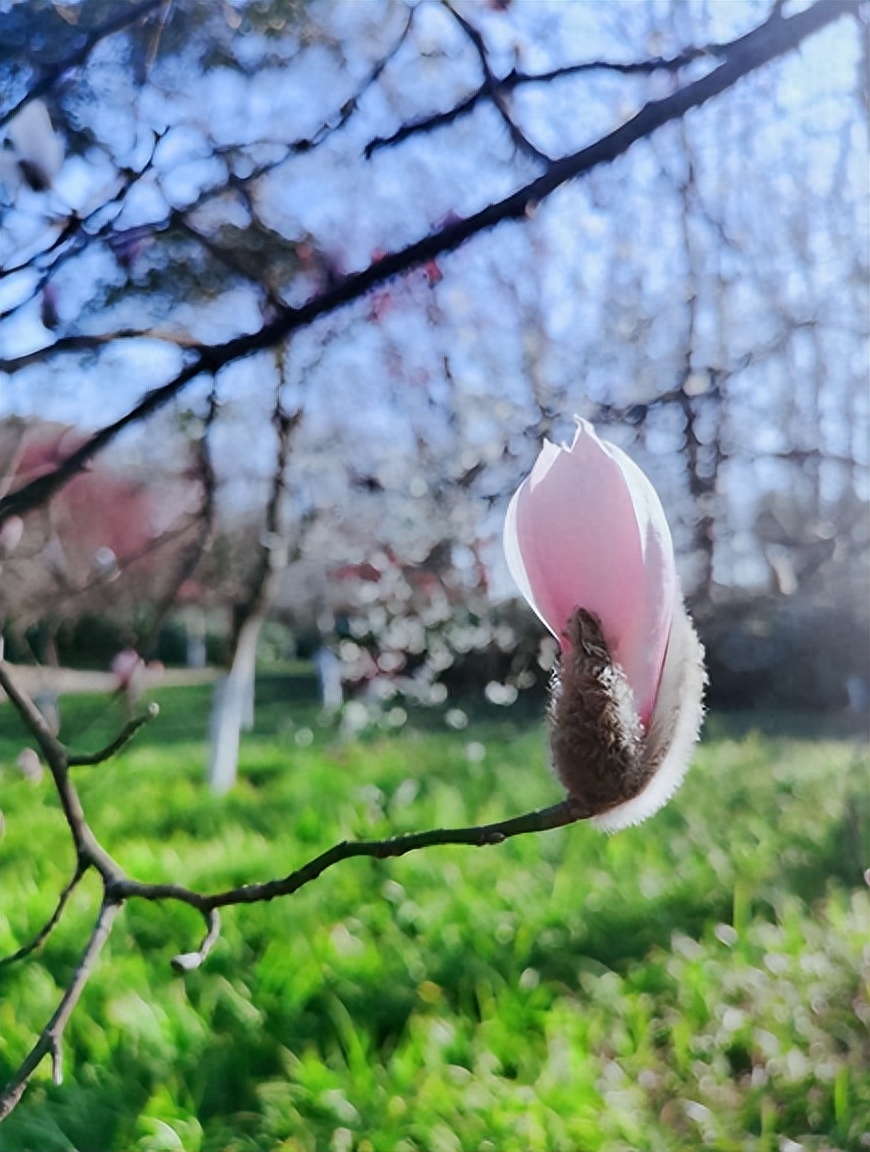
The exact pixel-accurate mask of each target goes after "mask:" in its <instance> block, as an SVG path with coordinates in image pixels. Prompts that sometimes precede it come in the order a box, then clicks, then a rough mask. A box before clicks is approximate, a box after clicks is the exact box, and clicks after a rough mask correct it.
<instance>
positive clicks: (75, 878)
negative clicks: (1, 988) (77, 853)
mask: <svg viewBox="0 0 870 1152" xmlns="http://www.w3.org/2000/svg"><path fill="white" fill-rule="evenodd" d="M88 867H89V865H88V864H87V862H83V861H82V860H81V859H79V861H78V863H77V864H76V870H75V872H74V873H73V874H72V878H71V879H70V880H69V882H68V883H67V884H65V885H64V888H63V891H62V892H61V894H60V896H59V898H58V901H57V906H56V907H55V910H54V911H53V912H52V914H51V916H50V917H49V919H48V920H47V921H46V923H45V924H44V925H43V926H42V928H40V930H39V931H38V932H37V934H36V935H35V936H34V937H33V939H32V940H30V941H29V942H28V943H27V944H25V945H23V946H22V947H21V948H19V949H18V951H17V952H13V953H12V954H11V955H9V956H4V957H3V958H2V960H0V968H5V967H7V966H8V965H9V964H15V963H16V962H17V961H18V960H23V959H24V957H25V956H29V955H30V953H31V952H35V951H36V949H37V948H41V947H42V945H43V944H44V943H45V941H46V940H47V939H48V937H49V935H50V934H51V931H52V929H53V928H54V927H55V925H56V924H57V923H58V921H59V920H60V918H61V915H62V914H63V910H64V908H65V907H66V904H67V901H68V900H69V898H70V896H71V895H72V894H73V891H74V890H75V888H76V886H77V885H78V883H79V881H80V880H81V878H82V877H83V876H84V874H85V872H87V870H88Z"/></svg>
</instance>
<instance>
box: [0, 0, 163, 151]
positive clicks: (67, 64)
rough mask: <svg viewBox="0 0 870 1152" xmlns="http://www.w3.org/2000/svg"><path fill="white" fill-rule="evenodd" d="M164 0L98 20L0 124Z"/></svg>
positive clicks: (143, 2) (148, 0)
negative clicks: (98, 47) (107, 39)
mask: <svg viewBox="0 0 870 1152" xmlns="http://www.w3.org/2000/svg"><path fill="white" fill-rule="evenodd" d="M162 3H163V0H140V3H138V4H134V5H133V6H132V7H131V8H129V9H127V10H125V11H122V12H121V13H120V14H119V15H117V16H114V17H112V19H111V20H106V22H105V23H104V24H98V25H97V27H96V28H92V29H91V30H90V32H89V33H88V34H87V36H85V38H84V40H83V41H82V43H81V46H80V47H78V48H76V50H75V51H74V52H70V54H69V55H68V56H64V58H63V59H62V60H58V61H57V62H56V63H54V64H52V65H51V67H48V68H44V69H43V70H42V76H41V77H40V79H39V80H38V81H37V82H36V83H35V84H33V85H31V87H30V88H28V90H27V91H26V92H25V93H24V95H23V96H22V97H21V99H20V100H19V101H18V102H17V103H16V104H13V105H12V107H11V108H7V110H6V111H5V112H4V113H2V115H0V128H2V127H3V125H4V124H8V123H9V121H10V120H12V119H13V117H15V116H16V115H17V114H18V113H19V112H20V111H21V109H22V108H23V107H24V106H25V104H29V103H30V101H31V100H38V99H39V98H40V97H42V96H45V95H47V93H49V92H50V91H51V89H52V88H53V87H54V86H55V84H56V83H57V82H58V80H59V79H60V78H61V76H63V75H64V74H65V73H67V72H69V71H70V70H71V69H73V68H79V67H80V66H81V65H82V64H84V63H85V62H86V61H87V59H88V57H89V56H90V54H91V52H92V51H93V50H94V48H96V46H97V45H98V44H99V43H100V41H101V40H105V39H106V37H107V36H113V35H114V34H115V33H116V32H121V31H123V30H124V29H125V28H129V27H130V26H131V25H133V24H136V23H137V22H138V21H139V20H141V19H142V18H143V17H145V16H147V15H148V14H149V13H151V12H153V11H154V9H155V8H159V7H160V5H161V4H162Z"/></svg>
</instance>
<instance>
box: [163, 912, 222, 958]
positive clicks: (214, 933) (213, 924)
mask: <svg viewBox="0 0 870 1152" xmlns="http://www.w3.org/2000/svg"><path fill="white" fill-rule="evenodd" d="M203 915H204V916H205V923H206V933H205V936H204V938H203V941H202V944H200V946H199V948H198V949H197V950H196V952H182V953H180V954H179V955H178V956H173V958H172V967H173V968H174V969H175V970H176V972H193V971H194V969H196V968H199V966H200V965H201V964H202V963H204V961H205V959H206V957H207V956H208V954H209V952H211V950H212V948H213V947H214V946H215V944H217V941H218V937H219V936H220V933H221V918H220V913H219V912H218V910H217V909H216V908H213V909H211V911H209V912H204V913H203Z"/></svg>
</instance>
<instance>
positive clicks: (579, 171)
mask: <svg viewBox="0 0 870 1152" xmlns="http://www.w3.org/2000/svg"><path fill="white" fill-rule="evenodd" d="M861 3H862V0H816V3H815V4H813V5H811V6H810V7H809V8H806V9H804V10H803V11H800V12H798V13H796V14H795V15H794V16H791V17H788V18H784V17H783V16H782V15H781V10H780V9H779V8H775V9H774V10H773V12H772V14H771V15H770V17H769V18H768V19H767V20H766V21H765V22H764V23H763V24H761V25H759V26H758V27H757V28H755V29H753V30H752V31H751V32H748V33H746V34H745V35H744V36H741V37H739V38H737V39H736V40H734V41H732V42H731V43H730V44H727V45H720V46H718V47H719V51H718V58H719V59H721V60H722V63H720V64H719V66H718V67H716V68H714V69H713V70H712V71H710V72H708V73H706V74H705V75H704V76H702V77H700V78H699V79H697V80H694V81H692V82H690V83H688V84H685V85H684V86H683V87H682V88H679V89H678V90H677V91H675V92H673V93H671V94H670V95H668V96H666V97H663V98H662V99H660V100H652V101H650V102H649V103H647V104H645V105H644V106H643V108H641V109H640V111H639V112H638V113H637V114H636V115H635V116H633V117H631V119H629V120H627V121H626V122H625V123H624V124H621V125H620V126H619V127H618V128H616V129H614V131H612V132H609V133H608V134H607V135H605V136H602V137H601V138H600V139H599V140H597V141H596V142H595V143H593V144H590V145H588V146H587V147H585V148H582V149H580V150H579V151H577V152H573V153H571V154H570V155H567V156H564V157H562V158H560V159H558V160H555V161H553V162H552V163H550V164H548V166H547V168H546V170H545V171H544V172H543V174H542V175H540V176H538V177H537V178H536V179H534V180H532V181H530V182H529V183H527V184H525V185H523V186H522V187H521V188H519V189H517V190H516V191H515V192H513V193H511V194H510V195H509V196H506V197H505V198H504V199H502V200H498V201H496V202H494V203H492V204H488V205H487V206H486V207H484V208H481V209H480V210H479V211H478V212H475V213H472V214H471V215H470V216H466V217H464V218H461V219H457V218H453V219H451V220H450V221H449V222H447V223H445V224H444V225H442V226H441V227H440V228H438V229H437V230H435V231H434V232H431V233H429V234H428V235H427V236H424V237H422V238H421V239H420V240H417V241H414V242H413V243H412V244H409V245H407V246H406V247H404V248H401V249H399V250H397V251H395V252H391V253H388V254H387V255H385V256H383V257H382V258H380V259H378V260H375V261H373V262H372V263H371V264H369V265H368V266H367V267H366V268H364V269H362V270H361V271H359V272H354V273H351V274H350V275H347V276H344V277H342V278H341V279H339V280H338V281H336V282H335V283H334V284H333V285H332V286H331V287H330V288H328V289H327V290H326V291H324V292H322V293H320V294H318V295H316V296H314V297H312V298H311V299H310V300H308V301H306V303H305V304H302V305H300V306H299V307H286V306H285V307H282V308H280V310H279V311H278V314H277V315H276V316H275V317H274V319H272V320H271V321H269V322H268V323H266V324H264V325H263V326H262V327H261V328H259V329H258V330H257V331H256V332H253V333H249V334H246V335H243V336H237V337H234V338H233V339H231V340H228V341H225V342H224V343H220V344H213V345H208V346H199V347H197V348H196V349H195V350H194V352H193V355H192V358H191V359H190V360H189V362H188V363H187V364H186V365H185V367H184V368H183V369H182V370H181V371H180V372H179V373H178V374H177V375H176V376H174V377H173V378H172V379H171V380H169V381H167V382H166V383H165V384H162V385H160V386H159V387H157V388H154V389H152V390H150V391H149V392H147V393H145V395H144V396H142V397H141V399H140V400H139V401H138V402H137V403H136V404H135V405H134V406H133V407H132V408H130V409H129V411H127V412H126V413H125V414H124V415H123V416H121V417H120V418H119V419H117V420H115V421H114V422H112V423H111V424H107V425H105V426H104V427H103V428H100V429H99V430H98V431H96V432H94V433H93V435H92V436H90V437H89V438H88V439H87V440H86V441H85V442H84V443H83V444H82V445H81V446H80V447H79V448H77V449H76V451H74V452H72V453H71V454H70V455H69V456H68V457H67V458H66V459H65V460H64V461H62V462H61V463H60V464H59V465H58V466H57V468H56V469H55V470H54V471H53V472H50V473H48V474H46V475H44V476H40V477H38V478H37V479H35V480H32V481H31V482H30V483H28V484H25V485H23V486H22V487H21V488H20V489H18V490H17V491H16V492H13V493H9V494H8V495H6V496H4V497H3V498H2V499H0V524H2V523H3V522H4V521H5V520H7V519H8V518H9V517H11V516H20V515H24V514H25V513H27V512H28V511H30V510H31V509H33V508H37V507H40V506H41V505H43V504H45V503H46V502H47V501H48V500H50V499H51V498H52V497H53V496H54V495H55V493H57V492H58V491H59V490H60V489H61V488H62V487H63V486H64V485H65V484H67V483H68V482H69V481H70V480H71V479H72V478H73V477H74V476H75V475H77V474H78V473H79V472H81V471H82V470H83V469H84V468H85V467H87V465H88V463H89V461H90V460H92V459H93V458H94V456H96V455H97V454H98V453H99V452H100V451H102V450H103V449H104V448H105V447H106V446H107V445H108V444H110V443H111V442H112V441H113V440H114V439H115V438H116V437H117V436H118V435H119V434H120V433H121V432H122V431H123V430H124V429H125V428H128V427H130V426H131V425H133V424H136V423H138V422H140V421H142V420H145V419H147V418H148V417H149V416H151V415H152V414H153V413H154V412H156V411H158V410H159V409H160V408H162V407H163V406H164V405H166V404H167V403H169V402H170V401H171V400H173V399H174V398H175V397H176V396H178V395H179V394H180V393H181V392H182V391H183V390H184V389H185V388H186V387H187V386H188V385H189V384H190V383H191V382H192V381H194V380H196V379H197V378H198V377H200V376H203V375H214V374H215V373H216V372H218V371H219V370H220V369H221V368H223V367H225V366H226V365H228V364H232V363H234V362H236V361H238V360H241V359H243V358H245V357H247V356H250V355H252V354H254V353H256V352H260V351H263V350H264V349H267V348H272V347H274V346H275V345H277V344H279V343H280V342H281V341H283V340H284V339H286V338H287V337H288V336H290V335H291V334H292V333H294V332H296V331H299V330H300V329H302V328H305V327H307V326H309V325H310V324H312V323H313V322H314V321H315V320H317V319H319V318H320V317H323V316H327V315H330V314H331V313H334V312H336V311H338V310H339V309H341V308H343V307H344V306H345V305H348V304H351V303H353V302H354V301H356V300H359V299H361V298H362V297H363V296H365V295H366V293H368V292H369V291H370V290H371V289H372V288H375V287H377V286H378V285H380V284H383V283H385V282H386V281H388V280H391V279H392V278H394V277H396V276H400V275H403V274H404V273H406V272H408V271H409V270H411V269H413V268H416V267H419V266H421V265H424V264H426V263H428V262H429V261H432V260H435V259H437V258H438V257H440V256H443V255H445V254H446V253H449V252H452V251H454V250H455V249H457V248H459V247H460V246H461V245H462V244H464V243H465V242H466V241H467V240H469V239H471V238H472V237H473V236H476V235H479V234H480V233H482V232H486V231H488V230H489V229H491V228H494V227H496V226H497V225H499V224H502V223H503V222H505V221H507V220H518V219H522V218H523V217H525V216H526V215H527V214H528V213H530V212H531V211H533V210H534V209H535V208H536V207H537V205H538V204H539V203H540V202H541V201H542V200H544V199H546V198H547V197H548V196H549V195H550V194H551V193H553V192H554V191H555V190H556V189H557V188H560V187H561V186H562V185H564V184H567V183H569V182H570V181H572V180H576V179H578V178H579V177H581V176H584V175H585V174H586V173H588V172H591V171H592V170H593V169H594V168H597V167H599V166H600V165H603V164H609V163H611V162H612V161H614V160H616V159H617V158H618V157H620V156H623V155H624V154H625V153H626V152H628V150H629V149H630V148H631V147H632V145H633V144H636V143H637V142H638V141H640V140H643V139H646V138H647V137H649V136H650V135H652V133H654V132H655V131H656V130H657V129H659V128H661V127H662V126H663V125H665V124H668V123H671V122H672V121H674V120H678V119H679V118H680V117H682V116H684V115H685V113H686V112H688V111H690V110H691V109H693V108H699V107H700V106H701V105H703V104H705V103H706V102H707V101H708V100H710V99H712V98H713V97H715V96H718V95H720V94H721V93H723V92H725V91H727V90H728V89H729V88H732V87H733V86H734V85H735V84H737V83H738V82H739V81H740V80H741V79H743V78H744V77H745V76H748V75H750V74H751V73H752V72H755V71H757V70H758V69H759V68H762V67H764V65H766V64H768V63H770V62H771V61H772V60H775V59H777V58H778V57H780V56H784V55H786V54H787V53H789V52H792V51H794V49H796V48H797V47H798V46H799V45H800V44H801V43H802V42H803V41H804V40H806V39H807V38H808V37H810V36H813V35H815V34H816V33H817V32H819V31H821V29H823V28H825V27H827V26H828V25H830V24H833V23H834V22H835V21H837V20H840V19H842V18H843V17H844V16H848V15H852V16H856V15H857V14H858V12H859V10H860V8H861Z"/></svg>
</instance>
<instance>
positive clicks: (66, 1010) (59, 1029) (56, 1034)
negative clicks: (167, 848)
mask: <svg viewBox="0 0 870 1152" xmlns="http://www.w3.org/2000/svg"><path fill="white" fill-rule="evenodd" d="M120 910H121V905H120V904H118V903H111V902H106V901H104V902H103V904H102V905H101V907H100V912H99V915H98V916H97V920H96V923H95V924H94V928H93V931H92V932H91V936H90V939H89V940H88V943H87V945H86V947H85V950H84V952H83V953H82V958H81V960H80V961H79V964H78V967H77V968H76V970H75V973H74V975H73V978H72V981H71V982H70V985H69V987H68V988H67V990H66V991H65V992H64V994H63V997H62V998H61V1001H60V1004H58V1006H57V1010H56V1012H55V1013H54V1015H53V1016H52V1018H51V1020H49V1022H48V1024H46V1026H45V1028H43V1030H42V1032H41V1033H40V1034H39V1039H38V1040H37V1041H36V1043H35V1044H34V1046H33V1047H32V1048H31V1050H30V1052H29V1053H28V1054H27V1056H26V1057H25V1058H24V1060H23V1062H22V1064H21V1066H20V1067H19V1068H18V1070H17V1071H16V1073H15V1075H14V1076H13V1077H12V1079H11V1080H10V1081H9V1083H8V1084H7V1085H6V1087H5V1088H4V1090H3V1092H2V1094H0V1120H3V1119H5V1117H6V1116H8V1115H9V1113H10V1112H11V1111H12V1109H13V1108H14V1107H15V1105H16V1104H17V1103H18V1101H19V1100H20V1099H21V1096H22V1094H23V1092H24V1089H25V1088H26V1087H27V1082H28V1080H29V1079H30V1077H31V1076H32V1075H33V1073H34V1072H35V1071H36V1069H37V1068H38V1067H39V1065H40V1064H41V1063H42V1061H43V1059H44V1058H45V1057H46V1056H51V1064H52V1075H53V1077H54V1082H55V1084H60V1083H61V1082H62V1081H63V1052H62V1049H61V1043H62V1040H63V1030H64V1028H65V1027H66V1023H67V1021H68V1020H69V1018H70V1015H71V1013H72V1011H73V1009H74V1008H75V1006H76V1004H78V1002H79V998H80V996H81V994H82V992H83V991H84V988H85V985H86V984H87V982H88V979H89V977H90V975H91V973H92V972H93V970H94V967H95V965H96V963H97V959H98V958H99V955H100V953H101V952H102V950H103V946H104V945H105V943H106V941H107V940H108V938H109V933H110V932H111V930H112V924H113V923H114V920H115V917H116V916H117V915H118V913H119V912H120Z"/></svg>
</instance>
